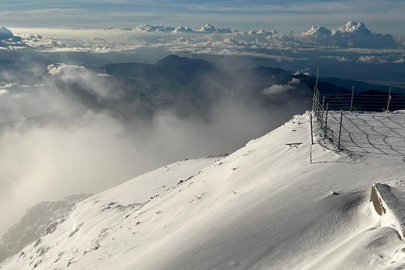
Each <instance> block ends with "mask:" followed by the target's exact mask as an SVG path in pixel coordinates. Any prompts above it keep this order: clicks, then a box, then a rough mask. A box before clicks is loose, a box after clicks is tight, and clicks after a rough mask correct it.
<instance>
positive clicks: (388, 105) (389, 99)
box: [387, 87, 392, 113]
mask: <svg viewBox="0 0 405 270" xmlns="http://www.w3.org/2000/svg"><path fill="white" fill-rule="evenodd" d="M391 98H392V97H391V87H390V90H389V92H388V102H387V113H388V111H389V110H390V103H391Z"/></svg>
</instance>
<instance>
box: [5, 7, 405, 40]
mask: <svg viewBox="0 0 405 270" xmlns="http://www.w3.org/2000/svg"><path fill="white" fill-rule="evenodd" d="M403 14H405V1H403V0H384V1H383V0H368V1H364V0H343V1H341V0H339V1H331V0H310V1H299V0H291V1H286V0H284V1H280V0H267V1H264V0H250V1H246V0H203V1H191V0H147V1H146V0H131V1H130V0H97V1H96V0H73V1H72V0H70V1H68V0H58V1H56V0H0V25H3V26H5V27H83V28H94V27H105V26H115V27H131V26H135V25H139V24H164V25H171V26H178V25H183V26H190V27H194V28H196V27H200V26H201V25H204V24H206V23H211V24H214V25H216V26H217V27H231V28H234V29H239V30H251V29H261V28H265V29H267V30H272V29H276V30H278V31H289V30H292V31H297V32H299V31H304V30H306V29H308V28H309V27H310V26H312V25H322V26H326V27H329V28H335V27H337V26H340V25H342V24H345V23H346V22H347V21H349V20H352V21H363V22H365V23H366V24H367V26H368V27H369V28H370V29H372V30H374V31H377V32H381V33H390V34H394V35H401V36H405V30H404V27H403V26H404V25H405V16H404V15H403Z"/></svg>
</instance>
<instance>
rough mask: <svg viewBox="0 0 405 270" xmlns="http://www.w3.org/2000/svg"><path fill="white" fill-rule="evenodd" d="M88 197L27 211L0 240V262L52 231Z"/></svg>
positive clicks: (41, 205) (66, 200)
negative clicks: (77, 204) (76, 205)
mask: <svg viewBox="0 0 405 270" xmlns="http://www.w3.org/2000/svg"><path fill="white" fill-rule="evenodd" d="M88 197H90V195H86V194H81V195H73V196H68V197H66V198H63V199H62V200H60V201H56V202H42V203H39V204H37V205H36V206H34V207H32V208H30V209H28V210H27V213H26V214H25V215H24V216H23V217H22V218H21V220H20V221H19V222H18V223H16V224H14V225H13V226H12V227H11V228H10V229H9V230H8V231H7V232H6V233H5V234H4V235H3V236H2V237H1V240H0V262H2V261H3V260H5V259H7V258H8V257H10V256H11V255H15V254H17V253H19V252H20V251H21V250H22V249H23V248H24V247H25V246H26V245H28V244H29V243H31V242H33V241H35V240H37V239H38V238H40V237H41V236H43V235H45V234H47V233H49V232H51V231H53V230H54V229H55V228H56V227H57V225H58V224H59V223H62V222H64V221H65V220H66V219H67V218H68V217H69V214H70V212H71V211H72V208H73V207H74V206H75V204H76V203H78V202H80V201H83V200H85V199H87V198H88Z"/></svg>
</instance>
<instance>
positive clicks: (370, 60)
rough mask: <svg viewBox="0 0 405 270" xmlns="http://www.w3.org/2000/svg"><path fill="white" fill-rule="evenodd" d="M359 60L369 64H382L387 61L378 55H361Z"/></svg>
mask: <svg viewBox="0 0 405 270" xmlns="http://www.w3.org/2000/svg"><path fill="white" fill-rule="evenodd" d="M359 61H360V62H363V63H367V64H381V63H387V60H385V59H382V58H380V57H377V56H369V55H367V56H360V57H359Z"/></svg>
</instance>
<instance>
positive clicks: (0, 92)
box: [0, 89, 9, 96]
mask: <svg viewBox="0 0 405 270" xmlns="http://www.w3.org/2000/svg"><path fill="white" fill-rule="evenodd" d="M8 93H9V91H8V90H6V89H0V96H3V95H6V94H8Z"/></svg>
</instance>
